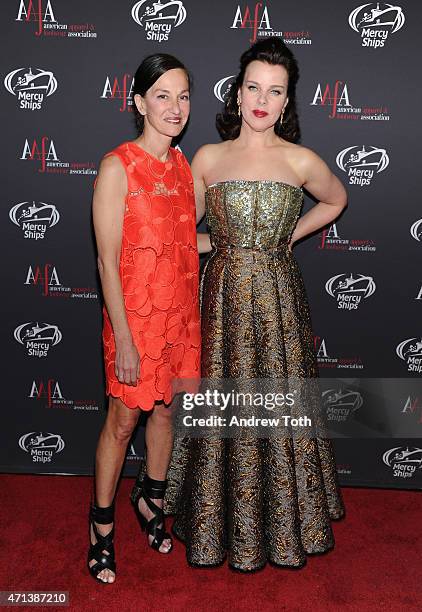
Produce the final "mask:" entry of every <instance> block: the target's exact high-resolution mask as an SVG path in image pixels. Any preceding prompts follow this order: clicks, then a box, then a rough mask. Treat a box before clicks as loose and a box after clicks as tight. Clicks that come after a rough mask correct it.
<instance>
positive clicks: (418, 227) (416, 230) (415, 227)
mask: <svg viewBox="0 0 422 612" xmlns="http://www.w3.org/2000/svg"><path fill="white" fill-rule="evenodd" d="M410 234H411V236H412V238H414V239H415V240H417V241H418V242H422V219H418V220H417V221H415V222H414V223H413V224H412V227H411V228H410Z"/></svg>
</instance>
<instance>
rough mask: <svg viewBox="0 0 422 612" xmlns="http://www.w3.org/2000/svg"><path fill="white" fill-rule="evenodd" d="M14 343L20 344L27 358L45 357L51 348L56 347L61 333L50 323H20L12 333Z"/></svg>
mask: <svg viewBox="0 0 422 612" xmlns="http://www.w3.org/2000/svg"><path fill="white" fill-rule="evenodd" d="M13 336H14V338H15V340H16V342H19V344H22V345H23V346H24V347H25V348H26V350H27V353H28V356H29V357H47V355H48V352H49V350H50V348H51V347H52V346H56V344H58V343H59V342H60V341H61V339H62V333H61V331H60V330H59V328H58V327H57V325H51V324H50V323H38V322H37V323H34V322H32V321H31V322H29V323H22V325H19V326H18V327H17V328H16V329H15V331H14V332H13Z"/></svg>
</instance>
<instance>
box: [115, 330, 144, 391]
mask: <svg viewBox="0 0 422 612" xmlns="http://www.w3.org/2000/svg"><path fill="white" fill-rule="evenodd" d="M114 371H115V372H116V376H117V380H118V381H119V382H120V383H124V384H126V385H131V386H133V387H136V385H137V384H138V381H139V376H140V359H139V353H138V350H137V348H136V346H135V345H134V344H133V342H132V341H125V342H121V343H120V344H118V343H117V342H116V361H115V364H114Z"/></svg>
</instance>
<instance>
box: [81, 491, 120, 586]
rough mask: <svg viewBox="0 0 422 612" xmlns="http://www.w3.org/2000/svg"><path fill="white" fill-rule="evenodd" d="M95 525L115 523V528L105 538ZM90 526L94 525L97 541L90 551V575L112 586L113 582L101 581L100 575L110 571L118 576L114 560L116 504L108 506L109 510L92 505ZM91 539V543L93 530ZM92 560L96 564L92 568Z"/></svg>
mask: <svg viewBox="0 0 422 612" xmlns="http://www.w3.org/2000/svg"><path fill="white" fill-rule="evenodd" d="M94 521H95V522H94ZM95 523H99V524H100V525H107V524H108V523H113V527H112V528H111V530H110V531H109V532H108V534H107V535H105V536H103V535H101V534H100V533H99V532H98V529H97V526H96V524H95ZM89 525H90V527H91V525H92V529H93V531H94V535H95V537H96V540H97V543H96V544H92V543H91V545H90V547H89V551H88V562H87V564H88V570H89V573H90V574H91V576H92V577H93V578H95V580H97V581H98V582H102V583H103V584H112V583H111V582H108V580H107V581H105V580H101V578H98V574H99V573H100V572H102V571H103V570H105V569H108V570H110V571H112V572H113V573H114V574H116V562H115V559H114V545H113V537H114V503H113V504H112V505H111V506H108V507H107V508H100V507H99V506H96V505H95V504H92V505H91V509H90V512H89ZM89 538H90V540H89V541H90V542H91V529H90V530H89ZM103 551H106V552H107V553H108V554H105V553H104V552H103ZM92 560H95V561H96V563H94V565H92V566H90V565H89V563H90V561H92Z"/></svg>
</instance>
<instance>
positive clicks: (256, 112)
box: [252, 108, 268, 119]
mask: <svg viewBox="0 0 422 612" xmlns="http://www.w3.org/2000/svg"><path fill="white" fill-rule="evenodd" d="M252 112H253V114H254V115H255V117H259V118H260V119H262V117H266V116H267V115H268V113H267V112H265V111H263V110H259V109H257V108H256V109H255V110H253V111H252Z"/></svg>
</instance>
